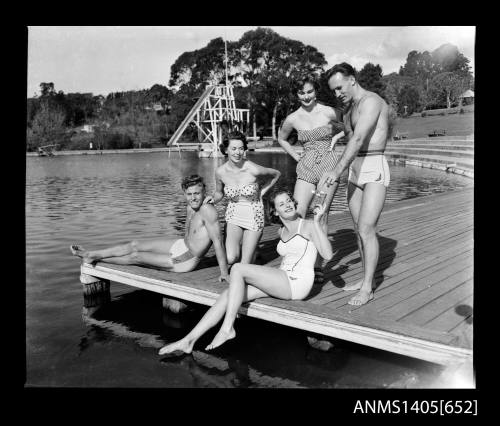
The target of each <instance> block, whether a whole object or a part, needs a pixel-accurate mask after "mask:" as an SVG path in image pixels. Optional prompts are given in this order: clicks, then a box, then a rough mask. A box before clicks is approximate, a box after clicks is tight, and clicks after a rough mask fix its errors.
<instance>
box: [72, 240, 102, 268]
mask: <svg viewBox="0 0 500 426" xmlns="http://www.w3.org/2000/svg"><path fill="white" fill-rule="evenodd" d="M69 249H70V250H71V254H72V255H73V256H78V257H81V258H82V261H83V263H89V264H94V263H95V262H97V260H99V259H98V258H95V257H92V256H91V255H90V251H88V250H85V249H84V248H83V247H82V246H79V245H76V244H73V245H71V246H69Z"/></svg>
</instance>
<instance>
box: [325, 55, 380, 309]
mask: <svg viewBox="0 0 500 426" xmlns="http://www.w3.org/2000/svg"><path fill="white" fill-rule="evenodd" d="M326 77H327V81H328V86H329V87H330V89H331V90H333V91H334V92H335V95H336V96H337V97H338V98H339V99H340V100H341V101H342V102H343V103H344V104H345V105H346V110H345V114H344V125H345V129H346V134H347V138H348V143H347V146H346V148H345V150H344V153H343V154H342V157H341V159H340V160H339V162H338V163H337V165H336V166H335V168H334V169H333V170H331V171H328V172H326V173H325V174H324V175H323V177H322V178H321V181H320V183H319V185H318V186H319V187H321V185H323V184H324V183H326V184H327V185H332V184H334V183H335V182H338V180H339V178H340V175H341V174H342V173H343V172H344V170H345V169H346V168H347V167H349V177H348V187H347V200H348V203H349V210H350V212H351V216H352V220H353V222H354V229H355V231H356V237H357V241H358V248H359V252H360V255H361V261H362V264H363V270H364V277H363V280H362V281H360V282H359V283H356V284H353V285H351V286H346V287H345V288H344V290H347V291H350V290H359V292H358V293H357V294H356V295H355V296H354V297H353V298H352V299H351V300H349V302H348V303H349V304H350V305H355V306H360V305H364V304H365V303H367V302H369V301H370V300H371V299H373V284H374V283H373V276H374V274H375V269H376V267H377V262H378V256H379V243H378V239H377V233H376V227H377V222H378V219H379V217H380V213H381V212H382V208H383V207H384V202H385V195H386V190H387V186H388V185H389V180H390V173H389V165H388V164H387V160H386V158H385V156H384V150H385V146H386V143H387V139H388V137H389V107H388V105H387V103H386V102H385V101H384V100H383V99H382V98H381V97H380V96H379V95H377V94H376V93H373V92H370V91H368V90H365V89H363V88H362V87H361V86H360V85H359V83H358V82H357V81H356V72H355V70H354V68H353V67H352V66H351V65H349V64H347V63H345V62H343V63H341V64H338V65H335V66H334V67H333V68H331V69H330V70H328V72H327V75H326Z"/></svg>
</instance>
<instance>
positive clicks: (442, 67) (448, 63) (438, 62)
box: [432, 43, 471, 77]
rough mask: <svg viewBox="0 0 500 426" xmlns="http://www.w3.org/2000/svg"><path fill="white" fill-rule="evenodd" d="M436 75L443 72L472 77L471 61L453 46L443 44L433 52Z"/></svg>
mask: <svg viewBox="0 0 500 426" xmlns="http://www.w3.org/2000/svg"><path fill="white" fill-rule="evenodd" d="M432 60H433V62H434V70H435V73H434V75H437V74H440V73H443V72H454V73H456V74H458V75H461V76H462V77H467V76H470V75H471V72H470V66H469V60H468V59H467V58H466V57H465V56H464V55H463V54H462V53H460V52H459V51H458V47H457V46H454V45H453V44H449V43H446V44H443V45H441V46H439V47H438V48H437V49H436V50H434V51H433V52H432Z"/></svg>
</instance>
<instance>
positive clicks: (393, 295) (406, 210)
mask: <svg viewBox="0 0 500 426" xmlns="http://www.w3.org/2000/svg"><path fill="white" fill-rule="evenodd" d="M277 228H278V226H277V225H272V226H268V227H266V229H265V231H264V235H263V238H262V240H261V243H260V245H259V253H260V254H261V256H262V258H263V259H264V263H267V264H269V265H271V266H278V265H279V257H278V255H277V253H276V250H275V248H276V243H277V238H278V236H277V232H276V231H277ZM329 236H330V239H331V241H332V244H333V247H334V253H335V254H334V257H333V259H332V260H331V261H330V262H329V263H328V265H327V266H326V268H325V281H324V283H322V284H315V285H314V287H313V290H312V292H311V294H310V295H309V296H308V297H307V298H306V300H303V301H283V300H277V299H272V298H263V299H258V300H256V301H254V302H251V303H247V304H244V305H243V306H242V307H241V309H240V313H241V314H243V315H248V316H250V317H255V318H259V319H262V320H266V321H272V322H275V323H278V324H283V325H286V326H291V327H296V328H299V329H303V330H305V331H307V332H312V333H318V334H320V335H325V336H331V337H334V338H338V339H344V340H348V341H351V342H355V343H359V344H362V345H367V346H371V347H375V348H379V349H382V350H387V351H390V352H394V353H398V354H402V355H406V356H410V357H414V358H418V359H423V360H427V361H430V362H434V363H438V364H443V365H458V364H462V363H471V362H472V353H473V352H472V328H473V326H472V317H473V188H466V189H460V190H456V191H453V192H449V193H444V194H433V195H428V196H425V197H420V198H414V199H411V200H404V201H399V202H395V203H391V204H386V206H385V208H384V211H383V212H382V215H381V218H380V222H379V242H380V256H379V263H378V267H377V272H376V275H375V281H376V286H377V288H376V291H375V297H374V299H373V300H372V301H371V302H369V303H368V304H366V305H364V306H361V307H354V306H351V305H349V304H347V301H348V300H349V299H350V298H351V297H352V296H353V295H354V293H353V292H345V291H343V290H342V288H343V287H344V286H345V285H347V284H353V283H356V282H358V281H359V280H360V279H361V278H362V267H361V262H360V258H359V253H358V251H357V246H356V240H355V235H354V232H353V228H352V222H351V218H350V216H349V213H348V212H346V213H339V214H334V215H331V216H330V220H329ZM81 273H82V275H81V277H80V278H81V281H82V283H84V288H87V289H91V288H94V289H95V288H97V287H99V285H101V286H103V287H104V288H108V289H109V281H114V282H119V283H123V284H127V285H130V286H133V287H137V288H141V289H146V290H150V291H154V292H157V293H161V294H163V295H165V296H167V297H171V298H176V299H180V300H183V301H189V302H194V303H199V304H204V305H212V304H213V303H214V302H215V300H216V298H217V297H218V295H219V293H220V292H221V291H222V290H223V289H224V288H225V287H226V286H227V284H225V283H219V282H217V278H218V276H219V268H218V266H217V262H216V259H215V256H214V253H213V249H211V251H209V253H208V257H207V258H206V259H204V260H203V261H202V264H201V265H200V267H199V268H198V269H197V270H195V271H193V272H190V273H184V274H176V273H172V272H165V271H160V270H155V269H150V268H143V267H138V266H121V265H112V264H106V263H103V262H99V263H97V265H96V266H91V265H88V264H82V266H81ZM90 292H92V291H90Z"/></svg>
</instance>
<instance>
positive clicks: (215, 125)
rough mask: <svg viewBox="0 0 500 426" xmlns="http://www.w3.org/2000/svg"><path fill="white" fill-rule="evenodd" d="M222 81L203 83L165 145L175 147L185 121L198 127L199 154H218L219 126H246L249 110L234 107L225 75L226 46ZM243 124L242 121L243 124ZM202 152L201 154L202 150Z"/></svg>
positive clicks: (232, 96) (185, 123)
mask: <svg viewBox="0 0 500 426" xmlns="http://www.w3.org/2000/svg"><path fill="white" fill-rule="evenodd" d="M225 62H226V84H218V85H207V86H206V88H205V91H204V92H203V94H202V95H201V96H200V98H199V99H198V100H197V101H196V103H195V104H194V106H193V107H192V108H191V110H190V111H189V113H188V114H187V115H186V117H185V118H184V120H183V121H182V123H181V124H180V126H179V127H178V128H177V130H176V131H175V132H174V134H173V135H172V137H171V138H170V140H169V141H168V144H167V146H172V145H176V146H177V147H178V148H179V149H180V147H181V146H182V144H179V139H180V137H181V135H182V134H183V133H184V131H185V130H186V129H187V128H188V126H189V125H195V126H196V127H197V129H198V142H199V143H200V144H201V145H200V156H207V157H208V156H220V155H221V153H220V150H219V144H220V143H221V142H222V137H223V127H224V125H226V126H227V129H225V130H234V129H236V128H237V129H238V130H240V131H243V130H244V129H243V127H245V128H246V129H248V125H249V122H250V117H249V110H248V109H242V108H236V103H235V100H234V91H233V86H232V84H231V83H229V82H228V78H227V47H226V59H225ZM245 124H246V125H245ZM203 152H205V154H202V153H203Z"/></svg>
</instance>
